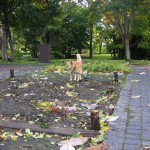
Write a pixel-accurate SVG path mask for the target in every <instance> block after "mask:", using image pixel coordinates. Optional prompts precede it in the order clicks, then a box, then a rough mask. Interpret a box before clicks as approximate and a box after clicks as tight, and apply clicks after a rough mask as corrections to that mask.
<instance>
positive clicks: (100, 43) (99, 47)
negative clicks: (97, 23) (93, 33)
mask: <svg viewBox="0 0 150 150" xmlns="http://www.w3.org/2000/svg"><path fill="white" fill-rule="evenodd" d="M98 45H99V46H98V49H99V54H101V53H102V40H100V41H99V44H98Z"/></svg>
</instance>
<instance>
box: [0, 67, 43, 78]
mask: <svg viewBox="0 0 150 150" xmlns="http://www.w3.org/2000/svg"><path fill="white" fill-rule="evenodd" d="M10 69H14V72H15V75H23V74H24V73H28V72H32V71H35V70H39V69H43V66H24V65H0V79H3V78H8V77H10Z"/></svg>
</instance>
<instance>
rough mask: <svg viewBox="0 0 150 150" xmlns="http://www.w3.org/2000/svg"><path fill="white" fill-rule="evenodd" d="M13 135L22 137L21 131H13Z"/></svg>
mask: <svg viewBox="0 0 150 150" xmlns="http://www.w3.org/2000/svg"><path fill="white" fill-rule="evenodd" d="M15 134H16V135H18V136H23V134H22V132H21V130H16V131H15Z"/></svg>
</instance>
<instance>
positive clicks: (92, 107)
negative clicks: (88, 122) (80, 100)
mask: <svg viewBox="0 0 150 150" xmlns="http://www.w3.org/2000/svg"><path fill="white" fill-rule="evenodd" d="M81 105H82V106H83V107H86V108H87V109H95V108H96V107H97V104H81Z"/></svg>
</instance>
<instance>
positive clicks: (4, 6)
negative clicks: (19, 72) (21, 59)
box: [0, 0, 21, 61]
mask: <svg viewBox="0 0 150 150" xmlns="http://www.w3.org/2000/svg"><path fill="white" fill-rule="evenodd" d="M20 2H21V0H1V1H0V22H1V25H2V60H3V61H7V60H8V55H7V47H8V43H9V45H10V50H11V56H10V57H11V60H14V47H13V41H12V35H11V30H10V24H11V17H12V14H13V12H14V11H15V10H16V9H17V7H18V6H19V5H20ZM7 39H9V42H8V40H7Z"/></svg>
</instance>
